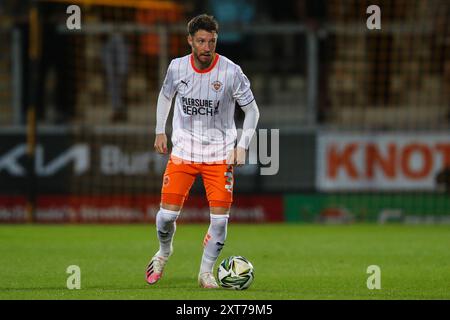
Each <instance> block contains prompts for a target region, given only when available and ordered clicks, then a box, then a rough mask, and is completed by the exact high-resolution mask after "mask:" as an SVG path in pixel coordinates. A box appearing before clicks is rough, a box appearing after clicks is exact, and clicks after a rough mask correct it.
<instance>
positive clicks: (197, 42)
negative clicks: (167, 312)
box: [146, 14, 259, 288]
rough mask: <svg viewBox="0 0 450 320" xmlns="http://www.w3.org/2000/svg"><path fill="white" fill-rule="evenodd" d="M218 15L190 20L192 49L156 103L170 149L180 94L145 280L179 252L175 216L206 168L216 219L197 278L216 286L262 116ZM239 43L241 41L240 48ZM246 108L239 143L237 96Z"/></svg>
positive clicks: (159, 132) (176, 64)
mask: <svg viewBox="0 0 450 320" xmlns="http://www.w3.org/2000/svg"><path fill="white" fill-rule="evenodd" d="M217 38H218V23H217V21H216V20H215V19H214V18H213V17H212V16H209V15H206V14H202V15H199V16H196V17H195V18H193V19H192V20H191V21H190V22H189V23H188V37H187V40H188V43H189V45H190V46H191V49H192V52H191V54H189V55H186V56H184V57H181V58H177V59H173V60H172V61H171V63H170V65H169V68H168V70H167V74H166V78H165V80H164V83H163V86H162V89H161V91H160V93H159V97H158V102H157V108H156V116H157V121H156V130H155V133H156V138H155V144H154V147H155V150H156V151H157V152H158V153H161V154H166V153H167V152H168V151H167V137H166V134H165V125H166V121H167V117H168V115H169V111H170V107H171V103H172V99H173V98H174V97H175V103H174V116H173V122H172V128H173V132H172V144H173V148H172V152H171V154H170V158H169V161H168V163H167V167H166V170H165V173H164V176H163V183H162V190H161V203H160V210H159V212H158V213H157V215H156V229H157V236H158V239H159V244H160V247H159V250H158V252H156V254H155V255H154V256H153V257H152V259H151V260H150V262H149V264H148V266H147V269H146V281H147V282H148V283H149V284H154V283H156V282H157V281H158V280H159V279H160V278H161V276H162V273H163V269H164V266H165V265H166V263H167V261H168V259H169V257H170V256H171V254H172V253H173V246H172V242H173V237H174V234H175V230H176V220H177V218H178V216H179V214H180V211H181V209H182V207H183V203H184V201H185V199H186V198H187V196H188V194H189V190H190V188H191V186H192V184H193V182H194V180H195V177H196V176H197V175H199V174H200V175H201V176H202V179H203V183H204V185H205V189H206V195H207V199H208V202H209V207H210V225H209V229H208V231H207V233H206V236H205V238H204V241H203V247H204V249H203V256H202V260H201V265H200V271H199V275H198V282H199V285H200V287H203V288H217V287H218V285H217V282H216V279H215V278H214V275H213V267H214V264H215V263H216V261H217V258H218V256H219V254H220V251H221V250H222V248H223V246H224V244H225V239H226V235H227V224H228V217H229V212H230V207H231V203H232V201H233V167H234V166H241V165H243V164H244V162H245V155H246V149H248V146H249V144H250V140H251V138H252V136H253V134H254V132H255V129H256V125H257V123H258V119H259V111H258V107H257V105H256V103H255V99H254V97H253V93H252V91H251V89H250V82H249V80H248V79H247V77H246V76H245V75H244V73H243V72H242V70H241V68H240V67H239V66H238V65H236V64H235V63H233V62H232V61H230V60H229V59H227V58H226V57H224V56H221V55H219V54H218V53H216V44H217ZM236 50H239V48H236ZM236 102H237V104H238V105H239V106H240V108H241V109H242V110H243V111H244V113H245V118H244V123H243V132H242V135H241V138H240V140H239V142H238V143H237V146H236V142H237V130H236V126H235V123H234V111H235V103H236Z"/></svg>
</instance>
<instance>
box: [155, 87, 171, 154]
mask: <svg viewBox="0 0 450 320" xmlns="http://www.w3.org/2000/svg"><path fill="white" fill-rule="evenodd" d="M171 104H172V100H171V99H168V98H167V97H166V96H165V95H164V93H163V90H162V89H161V91H160V92H159V96H158V103H157V105H156V128H155V134H156V137H155V145H154V147H155V150H156V151H157V152H158V153H161V154H165V153H167V136H166V122H167V118H168V116H169V113H170V106H171Z"/></svg>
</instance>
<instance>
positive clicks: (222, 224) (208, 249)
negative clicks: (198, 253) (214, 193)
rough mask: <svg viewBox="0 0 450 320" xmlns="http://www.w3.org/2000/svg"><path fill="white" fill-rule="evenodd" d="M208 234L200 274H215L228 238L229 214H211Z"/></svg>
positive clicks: (204, 244) (204, 243)
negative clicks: (218, 259)
mask: <svg viewBox="0 0 450 320" xmlns="http://www.w3.org/2000/svg"><path fill="white" fill-rule="evenodd" d="M210 216H211V222H210V224H209V229H208V233H207V234H206V236H205V239H204V240H203V247H204V249H203V256H202V263H201V265H200V273H204V272H213V268H214V264H215V263H216V261H217V258H218V257H219V254H220V251H221V250H222V248H223V246H224V244H225V239H226V237H227V225H228V217H229V215H228V214H211V215H210Z"/></svg>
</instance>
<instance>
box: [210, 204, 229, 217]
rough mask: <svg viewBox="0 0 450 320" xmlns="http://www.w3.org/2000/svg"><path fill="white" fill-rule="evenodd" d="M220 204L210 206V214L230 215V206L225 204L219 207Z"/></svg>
mask: <svg viewBox="0 0 450 320" xmlns="http://www.w3.org/2000/svg"><path fill="white" fill-rule="evenodd" d="M217 205H218V204H217V203H215V204H211V205H210V212H211V213H212V214H229V213H230V204H227V203H223V204H219V205H220V206H217Z"/></svg>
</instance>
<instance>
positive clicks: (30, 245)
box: [0, 223, 450, 300]
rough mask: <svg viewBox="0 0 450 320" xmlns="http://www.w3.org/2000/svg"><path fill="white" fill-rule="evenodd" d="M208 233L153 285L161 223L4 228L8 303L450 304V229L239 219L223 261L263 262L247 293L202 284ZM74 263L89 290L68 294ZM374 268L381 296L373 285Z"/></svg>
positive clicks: (184, 229) (184, 227) (193, 237)
mask: <svg viewBox="0 0 450 320" xmlns="http://www.w3.org/2000/svg"><path fill="white" fill-rule="evenodd" d="M206 229H207V225H189V224H179V225H178V229H177V233H176V236H175V242H174V246H175V251H174V255H173V256H172V258H171V260H170V261H169V263H168V264H167V266H166V269H165V273H164V276H163V278H162V279H161V280H160V282H159V283H157V284H156V285H154V286H149V285H147V284H146V283H145V281H144V270H145V267H146V265H147V262H148V260H149V258H150V257H151V256H152V255H153V253H154V252H155V251H156V250H157V247H158V245H157V241H156V232H155V227H154V225H80V226H76V225H75V226H74V225H70V226H69V225H63V226H61V225H2V226H0V257H1V261H2V263H1V267H0V268H1V277H0V299H171V300H172V299H175V300H188V299H200V300H205V299H226V300H228V299H243V300H252V299H264V300H273V299H276V300H288V299H295V300H297V299H299V300H300V299H450V226H436V225H435V226H431V225H423V226H405V225H387V226H380V225H345V226H323V225H296V224H290V225H288V224H273V225H245V224H233V223H231V224H230V225H229V228H228V238H227V241H226V245H225V247H224V249H223V251H222V253H221V255H220V257H219V261H220V260H222V259H223V258H225V257H227V256H230V255H243V256H245V257H247V258H248V259H249V260H250V261H251V262H252V263H253V265H254V267H255V281H254V282H253V284H252V286H251V287H250V288H249V289H248V290H245V291H233V290H226V289H218V290H205V289H201V288H199V287H198V286H197V272H198V269H199V263H200V259H201V254H202V249H203V248H202V240H203V237H204V234H205V232H206ZM69 265H78V266H79V267H80V268H81V289H80V290H69V289H67V288H66V280H67V278H68V277H69V274H67V273H66V269H67V267H68V266H69ZM370 265H378V266H379V267H380V268H381V289H380V290H376V289H375V290H369V289H368V288H367V285H366V283H367V279H368V277H369V276H370V274H367V267H368V266H370ZM216 267H217V265H216Z"/></svg>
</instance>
